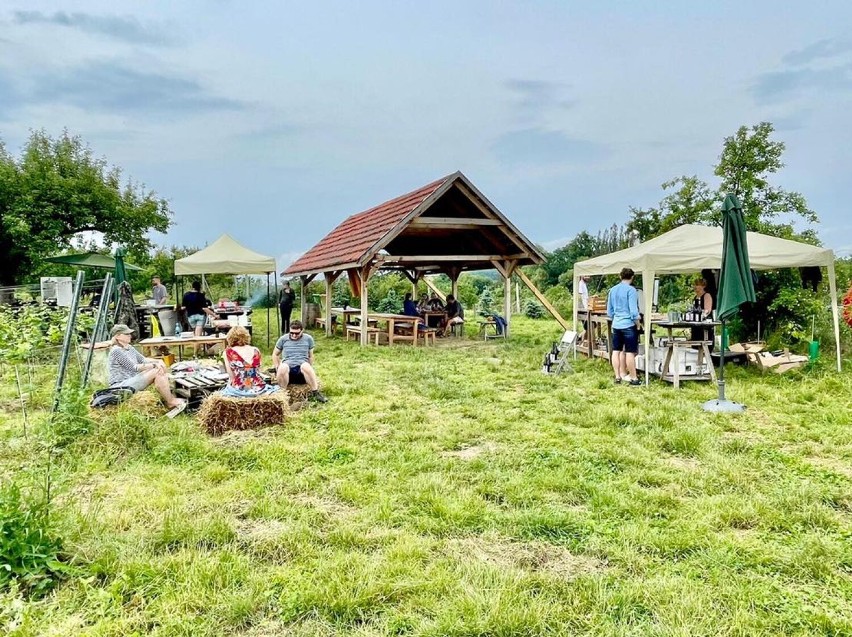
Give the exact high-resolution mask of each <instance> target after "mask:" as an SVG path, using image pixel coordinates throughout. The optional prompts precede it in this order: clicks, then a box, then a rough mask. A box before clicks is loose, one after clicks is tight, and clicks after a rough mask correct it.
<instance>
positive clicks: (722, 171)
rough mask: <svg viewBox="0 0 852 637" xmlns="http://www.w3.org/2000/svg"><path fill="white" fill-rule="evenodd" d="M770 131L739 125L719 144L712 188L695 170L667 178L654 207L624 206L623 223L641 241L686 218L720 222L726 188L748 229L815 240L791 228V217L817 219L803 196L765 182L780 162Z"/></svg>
mask: <svg viewBox="0 0 852 637" xmlns="http://www.w3.org/2000/svg"><path fill="white" fill-rule="evenodd" d="M774 130H775V129H774V127H773V126H772V124H771V123H769V122H761V123H760V124H756V125H754V126H752V127H751V128H748V127H746V126H741V127H740V128H739V129H738V130H737V132H736V133H734V134H733V135H731V136H730V137H726V138H725V139H724V141H723V143H722V153H721V155H720V156H719V162H718V163H717V164H716V166H715V167H714V170H713V172H714V174H715V175H716V177H718V178H719V180H720V182H719V186H718V187H717V188H715V189H713V188H711V187H710V185H709V184H707V182H705V181H702V180H701V179H699V178H698V176H697V175H692V176H682V177H677V178H675V179H672V180H671V181H668V182H666V183H664V184H663V190H664V191H669V194H667V195H666V196H665V197H664V198H663V199H662V201H660V203H659V204H658V205H657V207H656V208H648V209H641V208H631V209H630V221H629V222H628V223H627V228H628V229H629V230H631V231H635V232H636V233H638V235H639V237H640V238H641V239H642V240H643V241H645V240H647V239H651V238H653V237H655V236H657V235H660V234H663V233H665V232H668V231H669V230H672V229H674V228H677V227H678V226H682V225H684V224H687V223H696V224H704V225H721V223H722V215H721V204H722V201H723V200H724V198H725V195H726V194H727V193H735V194H736V195H737V196H739V198H740V200H741V201H742V203H743V216H744V217H745V222H746V227H747V228H748V229H749V230H752V231H755V232H762V233H763V234H769V235H773V236H777V237H785V238H790V239H792V238H795V239H798V240H800V241H806V242H808V243H817V239H816V234H815V233H814V232H813V230H811V229H805V230H803V231H802V232H799V233H796V231H795V227H794V221H797V220H804V221H805V222H807V223H808V224H813V223H817V221H818V219H817V215H816V213H814V211H813V210H811V209H810V208H808V204H807V202H806V201H805V198H804V197H803V196H802V195H801V194H799V193H797V192H787V191H786V190H784V189H782V188H779V187H777V186H773V185H771V184H770V182H769V178H770V177H771V175H773V174H774V173H776V172H778V171H779V170H780V169H781V168H783V167H784V163H783V162H782V161H781V157H782V155H783V154H784V148H785V147H784V143H783V142H779V141H775V140H773V139H772V138H771V136H772V133H773V132H774ZM781 219H784V220H783V221H782V220H781Z"/></svg>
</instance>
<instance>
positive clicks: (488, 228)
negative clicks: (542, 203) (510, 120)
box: [282, 172, 567, 345]
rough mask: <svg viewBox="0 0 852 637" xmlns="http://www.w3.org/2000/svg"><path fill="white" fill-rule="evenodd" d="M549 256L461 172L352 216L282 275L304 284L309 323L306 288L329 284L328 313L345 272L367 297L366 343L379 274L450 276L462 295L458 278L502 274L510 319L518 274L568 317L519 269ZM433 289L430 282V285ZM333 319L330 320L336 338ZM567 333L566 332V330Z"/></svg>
mask: <svg viewBox="0 0 852 637" xmlns="http://www.w3.org/2000/svg"><path fill="white" fill-rule="evenodd" d="M543 261H544V256H543V255H542V254H541V252H540V251H539V250H538V248H536V247H535V245H533V244H532V242H530V241H529V239H527V238H526V237H525V236H524V235H523V234H522V233H521V232H520V231H519V230H518V229H517V228H516V227H515V226H514V225H512V223H511V222H510V221H509V220H508V219H507V218H506V217H505V216H504V215H503V214H502V213H501V212H500V211H499V210H497V208H496V207H495V206H494V204H492V203H491V202H490V201H488V199H486V197H485V196H484V195H483V194H482V193H481V192H479V190H477V189H476V187H475V186H474V185H473V184H472V183H471V182H470V180H468V178H467V177H465V176H464V175H463V174H462V173H461V172H456V173H453V174H452V175H449V176H447V177H444V178H442V179H439V180H437V181H434V182H432V183H430V184H427V185H426V186H423V187H422V188H418V189H417V190H415V191H413V192H410V193H408V194H405V195H402V196H400V197H396V198H395V199H391V200H390V201H386V202H385V203H383V204H380V205H378V206H376V207H374V208H370V209H369V210H365V211H364V212H360V213H358V214H355V215H352V216H351V217H349V218H348V219H346V220H345V221H343V223H341V224H340V225H339V226H337V227H336V228H335V229H334V230H332V231H331V232H330V233H329V234H328V235H326V236H325V238H323V239H322V240H321V241H320V242H319V243H317V244H316V245H315V246H314V247H313V248H311V249H310V250H308V252H306V253H305V254H304V255H302V256H301V257H299V258H298V259H297V260H296V261H295V262H294V263H293V264H292V265H290V267H288V268H287V269H286V270H285V271H284V272H282V275H284V276H298V277H300V278H301V281H302V286H301V289H302V297H301V300H302V320H303V321H305V320H306V303H305V301H306V299H305V288H306V287H307V284H308V283H310V282H311V281H312V280H313V279H314V277H316V276H317V275H318V274H322V275H323V276H324V278H325V289H326V307H327V308H329V309H330V306H331V286H332V284H333V283H334V281H335V280H336V279H337V278H338V277H339V276H341V275H342V274H343V273H346V275H347V276H348V278H349V284H350V287H351V290H352V295H353V296H355V297H360V299H361V325H362V328H363V329H362V331H361V344H362V345H366V344H367V331H366V326H367V313H368V309H367V305H368V298H367V282H368V281H369V278H370V276H371V275H372V274H374V273H376V272H377V271H379V270H397V271H400V272H402V273H403V274H405V276H406V277H407V278H408V279H409V280H410V281H411V282H412V285H414V286H415V287H416V285H417V282H418V281H419V280H420V279H421V278H422V277H423V276H424V275H426V274H437V273H443V274H446V275H447V276H448V277H449V278H450V281H452V293H453V295H454V296H458V279H459V275H460V274H461V273H462V272H464V271H468V270H485V269H489V270H490V269H496V270H497V271H498V272H499V273H500V275H501V276H502V277H503V282H504V295H503V296H504V315H505V317H506V320H507V321H509V319H510V316H511V295H510V292H511V276H512V274H515V273H516V274H517V275H518V276H519V277H520V278H521V280H522V281H523V282H524V283H525V284H526V285H527V286H528V287H530V289H531V290H532V291H533V293H534V294H535V295H536V296H537V297H538V298H539V300H540V301H541V302H542V303H543V304H544V305H545V307H547V309H548V310H549V311H550V312H551V313H552V314H554V316H555V317H557V319H558V320H559V321H560V322H561V323H562V324H563V325H566V326H567V324H566V323H565V321H564V319H562V317H561V316H559V315H558V313H556V310H555V309H553V307H552V306H551V305H550V303H548V302H547V299H545V298H544V295H542V294H541V293H540V292H539V291H538V290H537V289H536V288H535V286H534V285H533V284H532V282H531V281H530V280H529V278H527V276H526V275H525V274H524V273H523V272H522V271H521V270H520V268H519V267H518V266H522V265H533V264H538V263H542V262H543ZM424 281H425V282H426V284H427V285H430V287H431V284H430V282H429V281H428V280H426V279H424ZM331 328H332V325H331V321H330V320H327V321H326V322H325V329H326V333H327V334H329V335H330V334H331ZM566 329H567V327H566Z"/></svg>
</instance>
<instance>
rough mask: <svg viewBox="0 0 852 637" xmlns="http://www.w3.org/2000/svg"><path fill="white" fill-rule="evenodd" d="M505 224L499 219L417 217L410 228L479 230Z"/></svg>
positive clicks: (409, 225)
mask: <svg viewBox="0 0 852 637" xmlns="http://www.w3.org/2000/svg"><path fill="white" fill-rule="evenodd" d="M500 225H503V224H502V223H501V222H500V220H499V219H479V218H471V217H417V218H416V219H413V220H412V221H411V223H410V224H408V227H409V228H430V229H445V230H479V229H481V228H482V227H483V226H500Z"/></svg>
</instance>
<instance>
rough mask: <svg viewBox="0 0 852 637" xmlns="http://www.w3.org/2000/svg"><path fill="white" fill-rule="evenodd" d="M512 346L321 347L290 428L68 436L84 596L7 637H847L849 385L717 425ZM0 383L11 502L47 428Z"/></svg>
mask: <svg viewBox="0 0 852 637" xmlns="http://www.w3.org/2000/svg"><path fill="white" fill-rule="evenodd" d="M262 318H265V317H258V318H257V320H256V325H257V324H258V323H259V322H261V319H262ZM514 328H515V335H514V337H513V339H512V340H510V341H509V342H505V343H503V342H496V341H489V342H488V343H483V342H481V341H475V340H467V341H455V340H453V341H449V342H444V343H441V344H440V346H439V347H437V348H434V349H423V348H417V349H413V348H411V347H409V346H398V347H394V348H393V349H390V348H387V347H381V348H374V347H371V348H367V349H361V348H360V347H358V346H357V345H355V344H354V343H351V342H349V343H347V342H345V341H343V340H342V339H341V338H340V337H337V338H335V339H331V340H327V339H326V338H325V337H324V336H322V335H319V334H317V335H316V338H317V343H318V346H317V352H316V356H317V367H318V369H319V373H320V376H321V379H322V381H323V382H324V385H325V389H326V393H327V394H328V396H329V399H330V402H329V403H328V404H327V405H323V406H313V407H310V408H308V409H306V410H304V411H302V412H299V413H298V414H296V415H294V416H293V418H292V419H291V420H290V421H289V422H288V423H287V425H286V426H281V427H275V428H268V429H265V430H261V431H257V432H248V433H245V432H244V433H241V434H239V435H226V436H224V437H223V438H221V439H210V438H208V437H207V436H206V435H205V434H204V433H202V432H201V430H200V429H199V428H198V426H197V425H196V423H195V422H194V421H193V420H192V419H191V418H189V417H179V418H177V419H175V420H174V421H168V420H165V419H157V418H154V417H150V416H146V415H144V414H139V413H134V411H133V409H132V408H131V407H130V406H123V407H122V408H121V409H119V411H118V412H117V413H116V414H115V416H114V417H111V418H109V419H107V420H103V421H100V422H96V423H91V425H90V426H88V427H85V428H81V431H82V433H80V434H79V436H78V437H77V438H76V439H74V440H73V441H71V442H66V443H65V445H64V446H63V451H62V453H61V455H60V456H59V458H58V460H57V468H56V485H57V486H56V488H57V493H58V495H57V502H58V504H59V506H58V515H59V516H60V519H61V527H62V528H63V529H64V533H65V538H66V550H67V551H68V553H69V555H70V556H71V558H72V563H73V564H74V566H75V568H76V569H77V570H76V574H75V575H74V576H73V577H70V578H68V579H67V580H65V581H64V582H63V583H61V584H60V585H59V586H58V587H57V588H56V589H55V590H54V591H53V592H52V593H51V594H50V595H49V596H48V597H46V598H44V599H42V600H34V601H23V600H21V599H20V597H19V596H18V597H16V594H15V593H7V594H6V597H5V598H4V597H3V596H2V595H3V594H0V608H3V607H5V608H9V609H10V610H8V611H0V620H3V621H7V622H8V621H15V622H17V624H16V626H17V627H15V628H14V629H13V630H12V631H11V634H14V635H98V636H106V635H116V636H117V635H122V636H124V635H134V634H138V635H143V634H152V635H192V636H198V635H202V636H203V635H211V636H212V635H251V636H255V637H260V636H270V635H424V636H426V635H428V636H436V637H437V636H441V635H453V636H474V635H478V636H484V635H493V636H501V635H506V636H508V635H572V634H577V635H642V636H645V635H708V636H710V635H713V636H716V635H742V636H751V635H850V634H852V427H850V424H852V423H850V420H852V408H850V402H852V374H850V373H849V372H844V373H843V374H842V375H838V374H835V373H832V372H831V371H829V370H828V369H827V367H826V368H823V367H818V368H817V369H814V370H811V371H809V372H791V373H790V374H788V375H783V376H778V375H774V374H770V375H761V374H759V373H757V372H754V371H751V370H743V369H730V370H729V373H728V378H729V386H728V394H729V396H730V397H732V398H733V399H735V400H740V401H742V402H745V403H746V404H747V405H748V406H749V409H748V411H747V412H746V413H745V414H743V415H734V416H732V415H712V414H706V413H704V412H702V411H701V409H700V405H701V403H702V402H703V401H705V400H707V399H708V398H712V397H713V396H714V393H715V389H714V388H713V387H711V386H710V385H708V384H690V383H687V384H686V385H685V387H683V388H682V389H680V390H678V391H676V390H674V389H673V388H672V387H670V386H669V385H664V384H662V383H660V382H655V383H652V385H651V387H650V389H645V388H630V387H615V386H613V385H612V384H611V382H610V377H609V372H608V369H607V368H606V366H605V365H604V364H603V363H601V362H595V361H585V360H580V361H578V362H577V364H576V365H575V369H576V372H575V373H573V374H565V375H561V376H558V377H548V376H543V375H542V374H541V373H540V372H539V364H540V359H541V357H542V356H543V353H544V351H545V350H546V349H547V348H548V347H549V344H550V342H551V341H552V340H555V339H556V338H557V336H558V334H559V330H558V329H557V328H556V327H555V326H554V324H553V323H552V322H549V321H532V320H525V319H516V320H515V324H514ZM261 345H262V346H265V343H261ZM264 348H265V347H264ZM848 364H849V363H848V362H847V365H848ZM2 374H3V376H2V383H3V384H2V386H0V403H2V408H3V409H4V410H5V411H3V412H2V415H3V416H4V420H3V422H2V424H0V476H12V475H17V476H19V477H20V476H29V477H31V478H32V479H33V480H35V479H37V478H38V477H39V475H40V473H39V472H40V471H42V470H43V462H42V460H41V458H42V454H41V453H40V451H39V446H38V445H37V444H34V442H33V441H34V440H38V439H39V438H40V437H44V436H45V435H46V434H45V430H46V425H45V423H44V418H43V417H41V416H40V415H39V414H38V413H37V414H34V415H31V418H32V422H31V429H32V431H30V438H29V440H28V441H24V440H23V439H22V435H23V434H22V422H21V418H20V415H19V412H17V411H16V409H15V402H14V398H15V396H16V393H15V391H14V373H13V371H10V370H9V369H4V370H3V371H2ZM39 392H41V393H39ZM47 394H49V382H48V383H45V389H40V390H37V391H36V392H35V394H34V395H33V397H32V399H33V401H35V404H36V405H46V404H49V399H48V398H46V395H47ZM4 613H5V614H4ZM10 626H11V624H10ZM0 630H2V629H0Z"/></svg>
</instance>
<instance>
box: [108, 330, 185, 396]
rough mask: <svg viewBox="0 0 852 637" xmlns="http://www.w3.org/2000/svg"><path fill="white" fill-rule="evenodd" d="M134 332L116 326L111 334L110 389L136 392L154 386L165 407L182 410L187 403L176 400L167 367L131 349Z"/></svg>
mask: <svg viewBox="0 0 852 637" xmlns="http://www.w3.org/2000/svg"><path fill="white" fill-rule="evenodd" d="M132 334H133V330H131V329H130V328H129V327H127V326H126V325H124V324H123V323H116V324H115V325H113V327H112V329H111V330H110V333H109V335H110V340H111V343H112V347H111V348H110V350H109V355H108V356H107V369H108V370H109V386H110V387H126V388H128V389H132V390H133V391H134V392H139V391H142V390H143V389H145V388H146V387H148V385H154V388H155V389H156V390H157V393H159V394H160V398H162V400H163V402H164V403H165V405H166V407H168V408H169V409H179V410H183V409H185V408H186V401H185V400H183V399H181V398H176V397H175V395H174V394H172V389H171V387H170V386H169V375H168V373H166V365H165V363H163V361H161V360H159V359H156V358H145V357H144V356H142V354H140V353H139V351H138V350H137V349H136V348H134V347H132V346H131V345H130V337H131V335H132Z"/></svg>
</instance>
